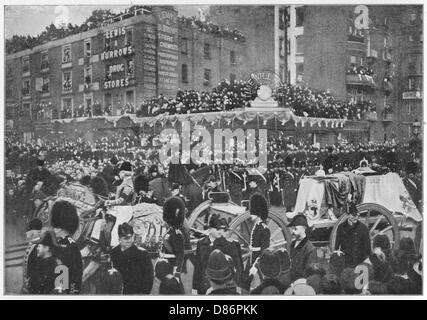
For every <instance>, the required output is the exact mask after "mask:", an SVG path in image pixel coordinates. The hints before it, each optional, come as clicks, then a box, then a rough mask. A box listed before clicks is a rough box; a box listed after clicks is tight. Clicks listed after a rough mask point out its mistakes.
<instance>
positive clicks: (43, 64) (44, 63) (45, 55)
mask: <svg viewBox="0 0 427 320" xmlns="http://www.w3.org/2000/svg"><path fill="white" fill-rule="evenodd" d="M40 69H41V70H46V69H49V54H48V53H47V52H43V53H42V61H41V68H40Z"/></svg>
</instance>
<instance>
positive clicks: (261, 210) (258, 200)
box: [249, 193, 268, 220]
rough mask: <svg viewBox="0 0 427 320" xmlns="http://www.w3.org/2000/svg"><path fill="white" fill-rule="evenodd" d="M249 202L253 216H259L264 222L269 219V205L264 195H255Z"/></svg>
mask: <svg viewBox="0 0 427 320" xmlns="http://www.w3.org/2000/svg"><path fill="white" fill-rule="evenodd" d="M249 202H250V204H249V211H250V213H251V214H252V215H254V216H258V217H260V218H261V219H262V220H266V219H267V218H268V204H267V200H266V199H265V197H264V196H263V195H262V194H260V193H254V194H253V195H252V196H251V198H250V201H249Z"/></svg>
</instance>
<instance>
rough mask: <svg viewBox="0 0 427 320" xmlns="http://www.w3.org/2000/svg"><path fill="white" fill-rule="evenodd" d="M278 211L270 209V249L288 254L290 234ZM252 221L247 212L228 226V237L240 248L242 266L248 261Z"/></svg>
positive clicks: (268, 221) (268, 222)
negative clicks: (237, 242) (280, 250)
mask: <svg viewBox="0 0 427 320" xmlns="http://www.w3.org/2000/svg"><path fill="white" fill-rule="evenodd" d="M277 211H278V210H277V209H275V208H274V207H272V208H270V211H269V215H268V220H267V225H268V228H269V229H270V248H272V249H280V248H285V249H286V250H287V251H288V252H289V250H290V244H291V234H290V232H289V230H288V228H287V227H286V220H285V218H283V217H281V216H280V215H279V213H278V212H277ZM253 226H254V221H253V220H252V218H251V214H250V213H249V211H246V212H245V213H244V214H242V215H240V216H238V217H236V218H235V219H234V220H233V221H232V222H231V224H230V237H231V238H233V239H235V240H237V241H239V242H240V244H241V248H242V257H243V264H244V265H246V262H247V261H248V259H249V253H250V251H249V242H250V237H251V231H252V228H253Z"/></svg>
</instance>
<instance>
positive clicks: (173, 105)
mask: <svg viewBox="0 0 427 320" xmlns="http://www.w3.org/2000/svg"><path fill="white" fill-rule="evenodd" d="M256 96H257V92H256V90H255V89H254V88H251V87H250V86H248V82H247V81H241V80H239V81H238V80H235V81H232V82H230V81H228V80H223V81H221V82H220V83H218V86H217V87H215V88H213V89H212V91H211V92H208V91H201V92H199V91H196V90H181V89H178V91H177V94H176V96H174V97H173V96H171V97H166V96H164V95H162V94H161V95H159V96H157V97H152V98H149V99H146V100H144V101H143V102H142V103H141V105H140V106H139V107H138V106H134V105H133V104H132V103H126V104H124V105H117V106H114V107H113V105H111V104H108V105H105V106H103V105H102V104H101V103H100V102H99V101H95V102H94V103H93V104H91V105H87V106H84V105H79V106H75V107H74V109H73V108H72V107H71V106H68V107H64V108H63V109H61V110H60V111H58V110H59V109H58V108H56V107H54V106H52V105H51V104H45V105H43V106H41V105H36V106H34V107H33V110H32V113H31V115H32V117H33V119H38V120H40V119H66V118H79V117H95V116H118V115H124V114H135V115H136V116H137V117H147V116H157V115H160V114H164V115H175V114H188V113H207V112H220V111H231V110H239V109H242V108H245V107H249V106H250V101H252V100H254V99H255V98H256ZM275 99H276V100H277V101H278V102H279V105H280V106H282V107H286V108H290V109H291V110H292V112H293V113H294V114H295V115H297V116H304V117H317V118H328V119H329V118H334V119H347V120H354V121H361V120H367V119H368V118H369V117H370V116H372V113H375V114H376V112H377V111H376V105H375V104H374V103H373V102H372V101H369V100H368V101H359V100H356V99H355V98H354V97H353V98H351V99H349V100H348V101H339V100H337V99H336V98H335V97H334V96H333V95H332V94H331V93H330V92H328V91H321V90H313V89H310V88H305V87H302V86H299V85H291V84H288V83H286V84H283V85H282V86H281V87H279V88H278V89H277V91H276V93H275ZM386 111H387V113H391V112H392V107H391V106H387V109H386Z"/></svg>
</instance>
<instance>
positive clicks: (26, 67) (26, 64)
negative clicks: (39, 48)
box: [22, 56, 30, 73]
mask: <svg viewBox="0 0 427 320" xmlns="http://www.w3.org/2000/svg"><path fill="white" fill-rule="evenodd" d="M22 72H23V73H27V72H30V57H29V56H26V57H23V58H22Z"/></svg>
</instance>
